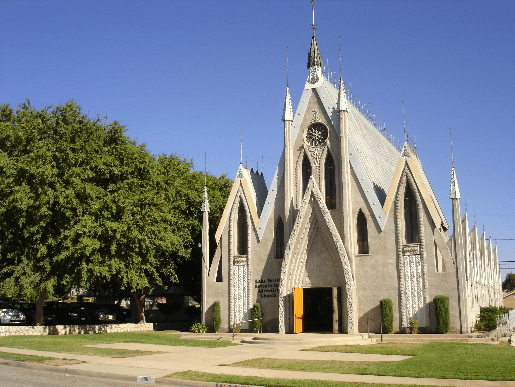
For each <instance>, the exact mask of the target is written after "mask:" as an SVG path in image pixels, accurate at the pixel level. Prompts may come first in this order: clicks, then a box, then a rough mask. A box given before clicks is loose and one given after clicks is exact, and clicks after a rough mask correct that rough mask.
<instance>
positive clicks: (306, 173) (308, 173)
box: [302, 154, 311, 195]
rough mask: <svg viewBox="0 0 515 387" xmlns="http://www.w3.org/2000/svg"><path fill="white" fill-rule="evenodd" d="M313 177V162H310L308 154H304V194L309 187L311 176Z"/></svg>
mask: <svg viewBox="0 0 515 387" xmlns="http://www.w3.org/2000/svg"><path fill="white" fill-rule="evenodd" d="M310 177H311V163H310V162H309V158H308V155H306V154H304V160H302V194H303V195H304V193H305V192H306V188H308V183H309V178H310Z"/></svg>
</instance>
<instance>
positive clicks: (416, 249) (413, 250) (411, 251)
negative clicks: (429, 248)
mask: <svg viewBox="0 0 515 387" xmlns="http://www.w3.org/2000/svg"><path fill="white" fill-rule="evenodd" d="M402 255H420V244H418V243H415V244H412V245H402Z"/></svg>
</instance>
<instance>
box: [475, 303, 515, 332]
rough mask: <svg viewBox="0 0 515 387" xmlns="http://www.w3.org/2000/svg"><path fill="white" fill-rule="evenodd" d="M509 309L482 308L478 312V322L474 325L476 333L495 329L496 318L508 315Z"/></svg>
mask: <svg viewBox="0 0 515 387" xmlns="http://www.w3.org/2000/svg"><path fill="white" fill-rule="evenodd" d="M510 309H511V308H506V307H501V308H498V307H497V306H482V307H481V308H480V312H479V321H478V322H477V323H476V325H475V329H476V331H491V330H493V329H495V328H497V317H499V316H502V315H503V314H506V313H508V311H509V310H510Z"/></svg>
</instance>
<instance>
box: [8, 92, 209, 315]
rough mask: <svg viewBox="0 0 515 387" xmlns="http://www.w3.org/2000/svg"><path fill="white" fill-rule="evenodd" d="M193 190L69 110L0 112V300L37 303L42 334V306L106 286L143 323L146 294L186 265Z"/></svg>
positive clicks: (177, 174) (179, 165)
mask: <svg viewBox="0 0 515 387" xmlns="http://www.w3.org/2000/svg"><path fill="white" fill-rule="evenodd" d="M201 180H202V179H201V176H200V174H198V173H195V172H194V171H193V166H192V164H191V162H189V161H187V160H182V159H180V158H179V157H177V156H164V155H163V156H160V157H158V158H155V157H153V156H152V155H151V154H150V153H149V152H148V151H147V150H146V149H145V147H144V146H142V145H138V144H136V143H135V142H133V141H131V140H130V138H129V137H127V136H126V135H125V128H124V127H123V126H122V125H120V124H119V123H117V122H112V123H107V122H106V120H105V119H101V118H98V117H97V118H96V119H90V118H89V117H88V116H87V115H85V114H83V113H82V112H81V109H80V107H79V106H78V105H76V104H75V103H74V102H73V101H71V102H68V103H66V104H63V105H59V106H49V107H45V108H43V109H41V110H37V109H35V108H34V107H32V106H31V105H30V103H29V102H26V103H23V104H21V105H20V106H19V107H18V109H17V110H13V109H12V108H11V107H10V106H9V105H1V106H0V199H1V202H2V206H0V258H1V262H0V277H1V278H0V280H1V282H0V284H1V285H0V294H1V295H3V296H4V297H11V298H21V299H26V300H37V306H38V307H37V316H36V319H37V323H39V324H41V323H42V320H43V315H42V305H43V302H44V301H45V300H46V299H47V298H48V297H51V296H53V295H55V294H56V293H57V292H66V291H69V289H70V288H71V287H76V286H81V287H91V286H94V287H97V288H102V287H105V286H106V284H108V286H109V287H110V288H111V289H118V290H122V289H123V290H128V291H130V292H131V293H132V294H133V295H134V296H135V299H136V302H137V304H138V309H139V311H140V313H139V317H140V321H144V314H143V308H142V305H141V304H142V302H143V300H144V298H145V295H146V294H147V293H148V291H149V289H151V288H152V287H154V286H157V285H160V284H163V283H168V282H174V281H176V280H177V274H176V267H177V264H178V263H180V262H181V261H184V260H187V259H190V258H191V251H192V244H193V242H194V240H195V235H196V233H198V230H199V229H200V227H199V216H198V213H199V210H198V209H199V206H198V203H199V201H200V197H201V193H202V190H201V187H200V188H199V181H201ZM210 180H211V178H210ZM215 180H217V179H216V178H215Z"/></svg>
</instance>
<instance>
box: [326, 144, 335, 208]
mask: <svg viewBox="0 0 515 387" xmlns="http://www.w3.org/2000/svg"><path fill="white" fill-rule="evenodd" d="M325 205H326V206H327V208H328V209H329V210H334V209H335V208H336V169H335V165H334V159H333V156H331V152H327V157H326V159H325Z"/></svg>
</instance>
